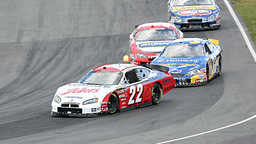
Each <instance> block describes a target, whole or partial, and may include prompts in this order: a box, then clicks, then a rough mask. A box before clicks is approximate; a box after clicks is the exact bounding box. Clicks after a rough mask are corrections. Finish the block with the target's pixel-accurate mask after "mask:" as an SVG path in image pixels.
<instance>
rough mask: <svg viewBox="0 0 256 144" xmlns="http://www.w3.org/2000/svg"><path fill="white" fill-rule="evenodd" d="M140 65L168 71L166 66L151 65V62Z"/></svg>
mask: <svg viewBox="0 0 256 144" xmlns="http://www.w3.org/2000/svg"><path fill="white" fill-rule="evenodd" d="M141 66H144V67H147V68H149V69H152V70H157V71H160V72H169V68H168V67H166V66H161V65H153V64H141Z"/></svg>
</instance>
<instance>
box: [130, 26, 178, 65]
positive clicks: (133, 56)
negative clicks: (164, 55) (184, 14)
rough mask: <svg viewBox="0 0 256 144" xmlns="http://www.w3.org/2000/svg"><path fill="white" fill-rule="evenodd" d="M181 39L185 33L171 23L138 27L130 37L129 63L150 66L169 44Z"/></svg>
mask: <svg viewBox="0 0 256 144" xmlns="http://www.w3.org/2000/svg"><path fill="white" fill-rule="evenodd" d="M180 38H183V33H182V32H181V31H180V30H179V29H178V28H177V27H176V26H175V25H174V24H171V23H166V22H153V23H145V24H141V25H139V26H136V28H135V30H134V31H133V32H132V33H131V35H130V57H129V61H130V62H132V63H135V64H148V63H150V62H151V61H153V60H154V59H155V58H156V57H157V56H158V55H159V54H160V53H161V52H162V50H163V49H164V48H165V46H166V45H167V44H169V43H170V42H171V41H172V40H175V39H180Z"/></svg>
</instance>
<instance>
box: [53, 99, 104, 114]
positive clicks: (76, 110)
mask: <svg viewBox="0 0 256 144" xmlns="http://www.w3.org/2000/svg"><path fill="white" fill-rule="evenodd" d="M104 110H105V111H106V110H107V107H105V108H103V107H102V106H101V105H100V104H97V103H95V104H89V105H85V106H82V105H81V106H80V105H79V106H78V107H70V106H68V107H67V106H63V105H61V104H57V103H54V102H53V103H52V110H51V115H56V116H58V115H63V116H93V115H97V114H99V113H102V112H103V111H104Z"/></svg>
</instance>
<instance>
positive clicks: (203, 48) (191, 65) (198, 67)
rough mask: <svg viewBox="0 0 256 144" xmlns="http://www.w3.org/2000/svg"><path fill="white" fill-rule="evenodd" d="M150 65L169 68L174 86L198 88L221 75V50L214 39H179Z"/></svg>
mask: <svg viewBox="0 0 256 144" xmlns="http://www.w3.org/2000/svg"><path fill="white" fill-rule="evenodd" d="M151 64H154V65H163V66H167V67H169V73H170V74H171V75H172V76H173V78H174V79H175V80H176V86H200V85H204V84H205V83H207V82H208V81H209V80H211V79H212V78H213V77H215V76H218V75H220V74H221V64H222V48H221V47H220V46H219V41H218V40H215V39H200V38H184V39H179V40H175V41H172V42H171V43H170V44H169V45H168V46H166V48H165V49H164V50H163V52H162V53H161V54H160V56H159V57H157V58H156V59H155V60H154V61H153V62H152V63H151Z"/></svg>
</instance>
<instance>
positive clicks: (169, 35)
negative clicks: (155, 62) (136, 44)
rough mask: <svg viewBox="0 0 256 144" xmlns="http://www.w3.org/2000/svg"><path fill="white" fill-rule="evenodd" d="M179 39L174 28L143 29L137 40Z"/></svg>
mask: <svg viewBox="0 0 256 144" xmlns="http://www.w3.org/2000/svg"><path fill="white" fill-rule="evenodd" d="M174 39H178V36H177V34H176V33H175V31H174V30H173V29H164V28H163V29H144V30H141V31H140V32H139V33H138V35H137V38H136V40H138V41H159V40H174Z"/></svg>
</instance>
